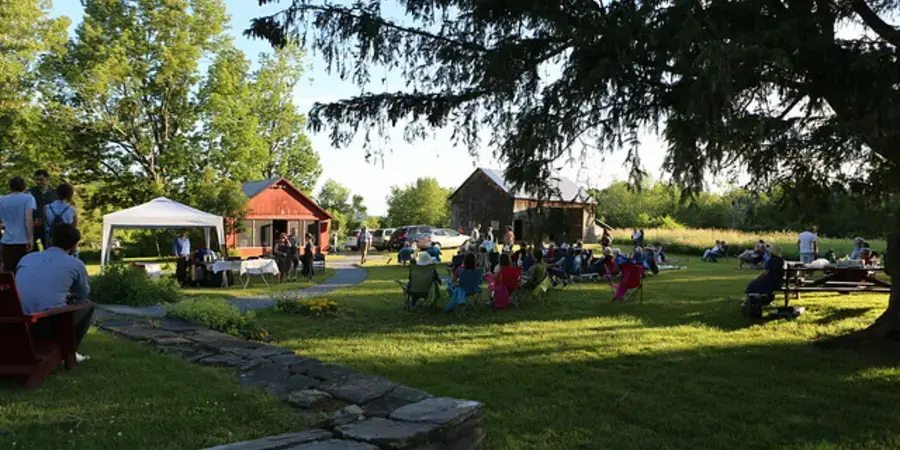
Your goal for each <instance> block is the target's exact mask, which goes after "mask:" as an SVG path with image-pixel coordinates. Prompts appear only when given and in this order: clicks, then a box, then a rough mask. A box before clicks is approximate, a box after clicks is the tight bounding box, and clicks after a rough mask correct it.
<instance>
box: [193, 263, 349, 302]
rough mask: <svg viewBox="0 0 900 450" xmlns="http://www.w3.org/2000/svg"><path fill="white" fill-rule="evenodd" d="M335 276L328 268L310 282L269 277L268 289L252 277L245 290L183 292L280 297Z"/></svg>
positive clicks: (234, 287) (260, 281)
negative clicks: (275, 279) (276, 279)
mask: <svg viewBox="0 0 900 450" xmlns="http://www.w3.org/2000/svg"><path fill="white" fill-rule="evenodd" d="M333 276H334V269H330V268H326V269H325V271H324V272H319V273H317V274H316V275H315V276H313V278H312V280H308V279H306V278H301V279H298V280H297V281H285V282H283V283H278V282H277V281H274V279H273V278H272V277H270V276H267V278H268V279H269V287H266V285H265V283H263V281H262V280H261V279H260V278H259V277H252V278H251V279H250V285H249V286H248V287H247V289H244V288H243V287H242V286H241V285H240V284H237V283H236V284H233V285H231V286H228V287H227V288H193V287H186V288H183V289H182V290H181V291H182V292H183V293H184V294H185V295H187V296H205V297H214V296H216V297H230V298H234V297H251V296H259V295H278V294H280V293H282V292H284V291H295V290H298V289H304V288H308V287H310V286H314V285H316V284H319V283H321V282H323V281H325V280H327V279H329V278H331V277H333Z"/></svg>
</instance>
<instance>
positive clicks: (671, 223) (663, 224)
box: [652, 215, 684, 230]
mask: <svg viewBox="0 0 900 450" xmlns="http://www.w3.org/2000/svg"><path fill="white" fill-rule="evenodd" d="M652 225H653V228H662V229H664V230H683V229H684V225H682V224H681V223H679V222H678V221H677V220H675V218H674V217H672V216H669V215H665V216H662V217H656V218H654V219H653V221H652Z"/></svg>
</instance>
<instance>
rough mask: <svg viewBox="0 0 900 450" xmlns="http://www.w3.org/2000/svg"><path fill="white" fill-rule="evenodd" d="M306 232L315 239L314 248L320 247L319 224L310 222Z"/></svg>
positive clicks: (313, 241)
mask: <svg viewBox="0 0 900 450" xmlns="http://www.w3.org/2000/svg"><path fill="white" fill-rule="evenodd" d="M306 232H307V233H309V234H311V235H312V237H313V240H312V243H313V245H314V246H316V247H318V246H319V222H309V223H307V224H306Z"/></svg>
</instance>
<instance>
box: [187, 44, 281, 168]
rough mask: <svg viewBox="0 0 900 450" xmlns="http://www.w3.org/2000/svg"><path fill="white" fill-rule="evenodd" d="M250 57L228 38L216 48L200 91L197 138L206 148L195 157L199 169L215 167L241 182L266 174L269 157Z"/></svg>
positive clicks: (199, 143)
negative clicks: (256, 104) (256, 107)
mask: <svg viewBox="0 0 900 450" xmlns="http://www.w3.org/2000/svg"><path fill="white" fill-rule="evenodd" d="M249 72H250V61H249V60H248V59H247V57H246V56H244V53H243V52H241V51H240V50H238V49H236V48H234V46H233V45H232V44H231V42H229V41H226V42H224V43H223V44H222V45H221V48H220V49H219V50H218V51H217V52H216V56H215V59H214V60H213V63H212V64H211V65H210V66H209V69H208V72H207V76H206V80H204V82H203V83H202V85H201V87H200V91H199V95H198V97H199V104H198V110H199V112H200V120H201V122H202V127H203V132H202V134H200V135H199V136H197V138H196V141H197V143H198V145H200V146H201V147H202V148H203V149H204V150H205V151H204V152H203V154H201V155H199V156H200V157H199V158H198V159H197V160H196V161H194V163H195V164H196V169H197V172H198V173H201V172H203V171H204V169H205V168H206V167H211V168H213V169H214V170H215V171H216V172H217V173H216V175H217V177H221V178H228V179H233V180H237V181H241V182H246V181H250V180H259V179H262V178H268V177H263V175H262V173H261V171H260V164H261V163H260V162H261V161H263V160H265V158H266V157H268V154H266V153H265V151H264V147H265V143H264V141H263V139H262V137H261V136H260V134H259V117H258V116H257V115H256V114H255V113H254V111H253V102H254V99H253V96H254V92H253V90H252V88H251V85H252V83H251V80H250V79H249V76H248V75H249Z"/></svg>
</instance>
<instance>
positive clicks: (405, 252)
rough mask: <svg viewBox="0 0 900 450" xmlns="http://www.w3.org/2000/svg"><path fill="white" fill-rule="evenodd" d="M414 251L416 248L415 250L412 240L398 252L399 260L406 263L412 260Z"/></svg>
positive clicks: (403, 263)
mask: <svg viewBox="0 0 900 450" xmlns="http://www.w3.org/2000/svg"><path fill="white" fill-rule="evenodd" d="M414 252H415V250H413V244H412V242H407V243H406V245H405V246H404V247H403V248H401V249H400V252H398V253H397V262H399V263H400V264H402V265H406V263H408V262H411V261H412V259H413V253H414Z"/></svg>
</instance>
